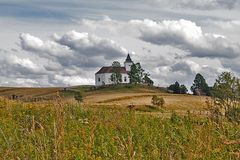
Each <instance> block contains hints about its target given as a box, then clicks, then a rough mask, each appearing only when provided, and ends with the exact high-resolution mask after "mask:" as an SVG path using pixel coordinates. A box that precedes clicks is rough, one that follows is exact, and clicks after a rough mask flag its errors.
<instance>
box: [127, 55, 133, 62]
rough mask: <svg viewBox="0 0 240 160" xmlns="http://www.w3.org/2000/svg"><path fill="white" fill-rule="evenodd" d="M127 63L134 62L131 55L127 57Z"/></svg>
mask: <svg viewBox="0 0 240 160" xmlns="http://www.w3.org/2000/svg"><path fill="white" fill-rule="evenodd" d="M125 62H133V61H132V59H131V57H130V55H129V54H128V55H127V58H126V60H125Z"/></svg>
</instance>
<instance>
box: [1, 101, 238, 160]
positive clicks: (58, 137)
mask: <svg viewBox="0 0 240 160" xmlns="http://www.w3.org/2000/svg"><path fill="white" fill-rule="evenodd" d="M138 112H139V111H138ZM239 139H240V125H239V124H237V123H232V122H228V121H226V120H223V121H221V122H219V123H215V122H212V121H210V120H209V119H208V118H207V117H201V118H200V117H198V116H196V115H191V114H190V113H189V114H187V115H185V116H178V115H177V114H176V113H174V112H173V113H172V114H171V116H170V117H169V118H164V117H161V116H151V115H148V114H137V111H135V110H127V109H122V108H119V109H116V108H114V109H113V108H109V107H106V108H105V107H98V108H96V107H90V106H89V107H86V106H83V105H81V104H80V103H76V104H71V103H67V102H64V101H62V100H61V99H60V98H59V99H57V100H54V101H48V102H44V103H43V102H42V103H41V102H31V103H24V102H21V101H11V100H7V99H5V98H1V99H0V159H40V160H45V159H76V160H77V159H79V160H80V159H104V160H105V159H157V160H159V159H214V160H215V159H238V158H240V157H239V152H240V142H239Z"/></svg>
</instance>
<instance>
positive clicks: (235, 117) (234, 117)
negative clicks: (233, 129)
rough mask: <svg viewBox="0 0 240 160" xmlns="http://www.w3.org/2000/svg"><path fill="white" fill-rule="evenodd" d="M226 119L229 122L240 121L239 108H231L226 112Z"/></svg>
mask: <svg viewBox="0 0 240 160" xmlns="http://www.w3.org/2000/svg"><path fill="white" fill-rule="evenodd" d="M225 116H226V117H227V119H228V120H229V121H231V122H237V123H240V108H231V109H229V110H228V111H227V112H226V115H225Z"/></svg>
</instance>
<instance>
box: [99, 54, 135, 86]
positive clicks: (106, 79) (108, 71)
mask: <svg viewBox="0 0 240 160" xmlns="http://www.w3.org/2000/svg"><path fill="white" fill-rule="evenodd" d="M132 64H133V61H132V59H131V57H130V55H129V54H128V55H127V58H126V60H125V62H124V67H118V68H117V69H118V71H119V72H120V73H121V75H122V81H121V83H122V84H128V83H130V78H129V75H128V73H129V72H130V71H131V66H132ZM113 73H114V68H113V67H112V66H107V67H102V68H101V69H100V70H99V71H98V72H97V73H95V85H96V86H103V85H111V84H114V82H113V81H112V80H111V75H112V74H113Z"/></svg>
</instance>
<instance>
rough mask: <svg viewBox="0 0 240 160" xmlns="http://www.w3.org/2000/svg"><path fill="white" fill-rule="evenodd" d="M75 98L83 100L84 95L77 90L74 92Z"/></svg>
mask: <svg viewBox="0 0 240 160" xmlns="http://www.w3.org/2000/svg"><path fill="white" fill-rule="evenodd" d="M74 98H75V100H76V101H78V102H82V101H83V96H82V94H81V93H80V92H75V93H74Z"/></svg>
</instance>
